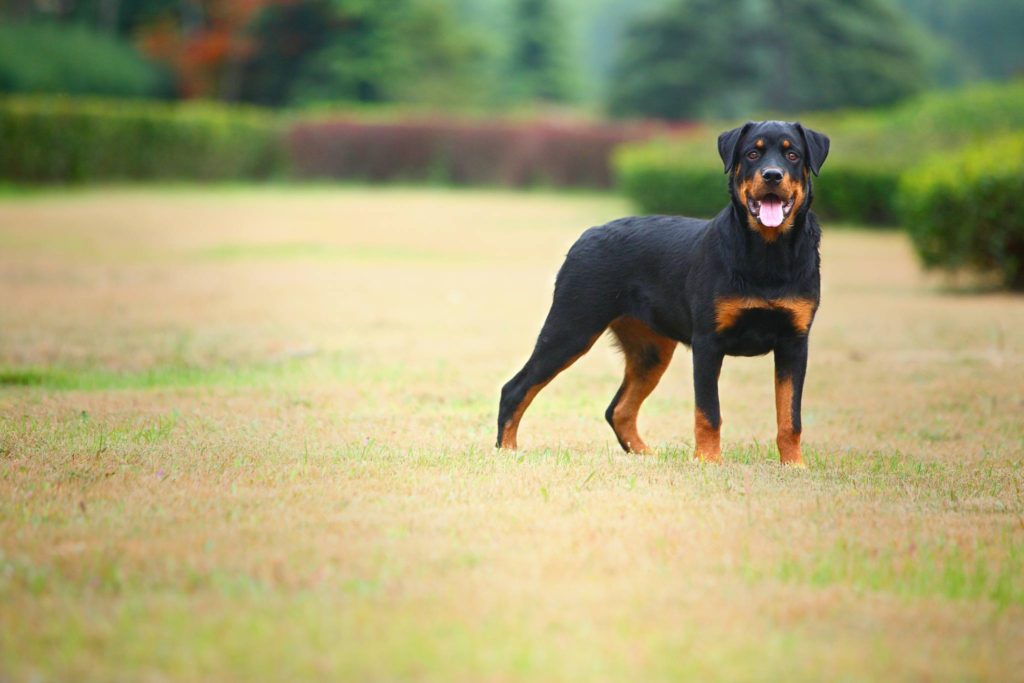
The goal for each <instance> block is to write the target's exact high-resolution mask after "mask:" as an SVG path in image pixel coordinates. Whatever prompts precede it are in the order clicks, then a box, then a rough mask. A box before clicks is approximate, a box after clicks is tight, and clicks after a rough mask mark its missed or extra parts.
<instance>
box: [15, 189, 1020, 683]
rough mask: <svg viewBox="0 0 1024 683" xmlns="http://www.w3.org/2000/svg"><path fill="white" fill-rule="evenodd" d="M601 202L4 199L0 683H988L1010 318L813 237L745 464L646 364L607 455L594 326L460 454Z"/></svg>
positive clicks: (749, 363)
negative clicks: (811, 308) (783, 410)
mask: <svg viewBox="0 0 1024 683" xmlns="http://www.w3.org/2000/svg"><path fill="white" fill-rule="evenodd" d="M627 212H628V207H627V206H626V205H625V204H623V203H622V202H621V201H619V200H617V199H614V198H610V199H609V198H601V197H592V196H589V197H588V196H557V195H545V194H525V195H524V194H508V193H499V192H493V193H492V192H480V191H475V192H455V191H431V190H388V191H380V190H365V189H359V190H357V189H351V190H340V191H339V190H328V189H309V190H294V189H249V190H231V191H212V192H203V191H198V190H188V191H187V190H153V191H142V190H131V191H128V190H125V191H115V190H108V191H97V192H79V193H74V194H68V195H60V194H54V195H45V194H44V195H35V196H29V197H25V198H16V197H7V198H4V199H0V302H2V303H0V680H3V681H168V680H174V681H179V680H180V681H193V680H194V681H199V680H204V681H264V680H266V681H278V680H280V681H296V680H311V679H321V678H328V677H330V678H333V679H337V680H360V681H364V680H368V681H394V680H417V681H467V682H469V681H473V682H476V681H537V680H543V681H548V680H551V681H571V682H574V683H575V682H580V681H602V680H621V681H660V680H708V679H721V680H751V681H760V680H770V679H774V680H786V681H822V680H833V681H839V680H842V681H860V680H863V681H877V680H897V681H898V680H907V681H919V680H930V681H937V680H957V681H962V680H994V681H1008V680H1024V647H1022V645H1024V468H1022V464H1024V462H1022V461H1024V298H1021V297H1012V296H1008V295H1003V294H988V293H964V292H956V291H951V290H948V289H944V288H943V287H942V284H941V282H936V281H933V280H930V279H926V278H924V277H923V276H922V275H921V274H920V272H919V270H918V268H917V266H916V263H915V261H914V258H913V255H912V254H911V252H910V249H909V246H908V243H907V241H906V240H905V239H904V237H903V236H901V235H899V234H891V233H875V232H865V231H858V230H852V229H847V230H835V229H832V228H831V227H829V226H826V234H825V238H824V245H823V264H824V266H823V273H824V284H823V304H822V308H821V311H820V314H819V317H818V320H817V322H816V324H815V330H814V334H813V335H812V338H811V362H810V369H809V374H808V380H807V387H806V393H805V396H804V407H805V408H804V448H805V450H804V456H805V458H806V459H807V460H808V464H809V469H808V470H806V471H795V470H791V469H788V468H786V469H783V468H782V467H780V466H779V465H778V464H777V460H778V454H777V453H776V452H775V446H774V400H773V382H772V363H771V359H770V358H758V359H727V360H726V364H725V368H724V370H723V373H722V381H721V393H722V411H723V415H724V420H725V426H724V430H723V446H724V457H725V460H726V464H725V465H724V466H701V465H697V464H694V463H693V462H692V461H691V454H692V447H693V435H692V415H693V397H692V388H691V386H692V384H691V380H690V372H691V368H690V356H689V354H688V353H685V352H681V353H677V354H676V358H675V362H674V363H673V365H672V367H671V368H670V369H669V372H668V374H667V375H666V377H665V379H664V380H663V381H662V384H661V386H660V387H659V388H658V390H657V391H656V392H655V393H654V395H653V396H652V397H651V399H650V400H649V401H648V402H647V404H646V405H645V407H644V410H643V411H642V412H641V416H640V427H641V431H642V433H643V434H644V436H645V438H646V440H647V442H648V443H649V444H651V445H652V446H654V447H656V448H657V449H658V454H657V455H655V456H644V457H640V456H629V455H625V454H623V453H621V452H620V451H619V449H618V446H617V445H616V443H615V439H614V436H613V435H612V432H611V430H610V429H609V428H608V426H607V425H606V424H605V422H604V419H603V412H604V408H605V406H606V405H607V404H608V402H609V401H610V400H611V397H612V395H613V394H614V392H615V390H616V389H617V388H618V384H619V381H620V378H621V366H620V361H619V358H618V356H617V354H616V353H615V352H614V351H613V349H612V347H611V345H610V343H608V342H607V340H602V341H601V342H600V343H599V344H598V345H597V346H596V347H595V349H594V350H593V351H592V352H591V353H590V354H589V355H588V356H586V357H584V358H583V359H582V360H581V361H579V362H578V363H577V364H576V365H575V366H574V367H573V368H572V369H571V370H569V371H568V372H566V373H565V374H563V375H562V376H560V377H559V378H558V379H557V380H556V381H555V382H554V383H553V384H552V385H551V386H550V387H548V388H547V389H546V390H545V391H544V392H543V393H542V394H541V395H540V396H539V398H538V399H537V401H536V402H535V403H534V405H533V406H532V408H531V409H530V411H529V412H528V413H527V414H526V417H525V419H524V420H523V424H522V427H521V429H520V444H521V446H523V450H521V451H520V452H519V453H516V454H510V453H505V452H495V451H494V449H493V448H492V446H493V442H494V433H495V428H496V427H495V424H494V423H495V410H496V407H497V400H498V390H499V388H500V386H501V385H502V384H503V383H504V381H505V380H507V379H508V378H509V377H511V376H512V374H513V373H514V372H515V371H516V370H518V368H519V367H520V365H521V364H522V362H523V361H524V360H525V358H526V356H527V355H528V353H529V351H530V349H531V347H532V344H533V341H534V337H535V335H536V333H537V331H538V329H539V326H540V323H541V321H542V319H543V317H544V314H545V313H546V310H547V306H548V303H549V301H550V293H551V285H552V282H553V278H554V273H555V271H556V270H557V268H558V266H559V264H560V262H561V258H562V256H563V255H564V253H565V251H566V249H567V247H568V246H569V244H571V242H572V241H573V239H575V237H576V236H577V235H578V234H579V233H580V232H581V231H582V230H583V229H584V228H586V227H589V226H591V225H595V224H598V223H601V222H604V221H606V220H609V219H612V218H615V217H618V216H620V215H623V214H625V213H627Z"/></svg>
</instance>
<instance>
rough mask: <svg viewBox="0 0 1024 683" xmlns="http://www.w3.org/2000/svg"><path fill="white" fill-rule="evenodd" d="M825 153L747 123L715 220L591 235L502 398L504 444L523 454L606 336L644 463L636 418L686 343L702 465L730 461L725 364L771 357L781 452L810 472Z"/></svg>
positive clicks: (808, 134)
mask: <svg viewBox="0 0 1024 683" xmlns="http://www.w3.org/2000/svg"><path fill="white" fill-rule="evenodd" d="M828 148H829V140H828V138H827V137H825V136H824V135H822V134H821V133H817V132H815V131H812V130H809V129H806V128H804V127H802V126H801V125H800V124H799V123H783V122H778V121H766V122H761V123H748V124H746V125H745V126H743V127H741V128H736V129H735V130H731V131H728V132H727V133H723V134H722V135H721V136H720V137H719V138H718V151H719V154H721V156H722V161H723V162H724V164H725V172H726V173H728V174H729V189H730V193H731V195H732V203H731V204H730V205H729V206H727V207H726V208H725V209H723V210H722V212H721V213H719V214H718V215H717V216H716V217H715V218H713V219H711V220H710V221H706V220H698V219H695V218H682V217H676V216H648V217H642V218H625V219H622V220H618V221H614V222H612V223H609V224H607V225H604V226H601V227H597V228H591V229H590V230H587V231H586V232H584V233H583V235H582V236H581V237H580V238H579V240H577V242H576V243H575V244H574V245H573V246H572V248H571V249H570V250H569V253H568V255H567V256H566V259H565V263H564V264H563V265H562V268H561V270H560V271H559V273H558V278H557V280H556V281H555V294H554V302H553V303H552V305H551V311H550V312H549V313H548V317H547V320H545V322H544V327H543V328H542V329H541V332H540V337H539V338H538V339H537V344H536V347H535V348H534V350H533V354H532V355H531V356H530V359H529V360H528V361H527V362H526V365H525V366H524V367H523V369H522V370H520V371H519V372H518V373H517V374H516V376H515V377H513V378H512V379H511V380H510V381H509V382H508V383H507V384H506V385H505V386H504V388H503V389H502V391H501V405H500V407H499V412H498V444H497V445H498V446H499V447H503V448H513V449H514V448H516V432H517V430H518V428H519V421H520V420H521V419H522V417H523V413H524V412H525V411H526V408H527V407H528V406H529V405H530V402H531V401H533V399H534V398H535V397H536V396H537V393H538V392H539V391H540V390H541V389H543V388H544V387H545V386H546V385H547V384H548V383H549V382H550V381H551V380H552V379H554V377H555V376H556V375H557V374H558V373H559V372H561V371H562V370H564V369H566V368H567V367H569V366H570V365H572V363H573V362H574V361H576V359H578V358H579V357H580V356H582V355H583V354H585V353H586V352H587V351H588V350H589V349H590V347H591V346H592V345H593V344H594V342H595V341H596V340H597V338H598V337H599V336H600V335H601V334H602V333H603V332H604V331H605V330H606V329H610V330H611V332H612V334H614V336H615V338H616V340H617V342H618V345H619V346H620V347H621V348H622V351H623V353H624V355H625V359H626V376H625V379H624V380H623V381H622V386H621V387H619V390H618V392H617V393H616V394H615V398H613V399H612V402H611V405H610V406H608V410H607V411H606V412H605V417H606V418H607V420H608V422H609V424H611V426H612V429H614V430H615V436H616V437H617V438H618V440H619V443H620V444H621V445H622V447H623V448H624V449H625V450H627V451H632V452H638V453H642V452H645V451H647V450H648V449H647V445H646V444H645V443H644V441H643V439H641V438H640V434H639V433H638V432H637V426H636V420H637V413H638V411H639V410H640V405H641V404H642V403H643V401H644V399H646V398H647V396H648V395H650V393H651V392H652V391H653V390H654V388H655V386H657V384H658V380H659V379H661V376H662V375H663V374H664V372H665V369H666V368H667V367H668V364H669V362H670V361H671V360H672V354H673V352H674V351H675V349H676V345H677V344H678V343H680V342H682V343H683V344H688V345H690V346H691V347H692V349H693V384H694V389H695V393H696V411H695V412H696V456H697V457H698V458H700V459H701V460H708V461H719V460H720V459H721V446H720V430H721V424H722V418H721V415H720V413H719V406H718V375H719V371H720V370H721V367H722V359H723V358H724V357H725V356H758V355H763V354H766V353H768V352H769V351H774V352H775V410H776V418H777V424H778V439H777V443H778V446H779V453H780V455H781V458H782V462H783V463H787V464H792V465H802V464H803V458H802V457H801V454H800V399H801V394H802V392H803V385H804V374H805V372H806V369H807V336H808V333H809V332H810V329H811V323H812V322H813V321H814V315H815V312H816V311H817V309H818V302H819V292H820V278H819V272H818V271H819V263H820V259H819V256H818V243H819V241H820V237H821V231H820V229H819V227H818V221H817V219H816V218H815V216H814V214H813V213H811V211H810V206H811V198H812V192H811V173H813V174H814V175H817V174H818V171H819V169H820V168H821V165H822V163H823V162H824V161H825V157H826V155H827V154H828Z"/></svg>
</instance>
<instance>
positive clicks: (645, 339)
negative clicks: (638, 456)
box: [609, 317, 678, 453]
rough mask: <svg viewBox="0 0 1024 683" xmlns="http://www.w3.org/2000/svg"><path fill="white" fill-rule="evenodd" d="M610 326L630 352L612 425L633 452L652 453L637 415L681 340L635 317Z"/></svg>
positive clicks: (621, 344) (626, 350) (617, 435)
mask: <svg viewBox="0 0 1024 683" xmlns="http://www.w3.org/2000/svg"><path fill="white" fill-rule="evenodd" d="M609 327H610V328H611V330H612V332H613V333H614V334H615V337H616V339H617V341H618V343H619V346H620V348H621V349H622V352H623V354H625V356H626V376H625V378H624V379H623V380H622V387H621V389H620V393H619V400H618V401H617V402H616V403H615V407H614V408H613V409H612V419H611V423H612V429H614V430H615V436H616V437H618V439H619V441H620V442H621V443H622V444H624V445H625V446H626V448H627V449H628V450H629V452H630V453H650V452H651V450H650V449H649V448H648V447H647V444H646V443H644V440H643V439H642V438H640V432H639V430H638V429H637V426H636V419H637V415H638V414H639V412H640V406H641V405H642V404H643V402H644V400H646V398H647V397H648V396H650V395H651V392H652V391H654V388H655V387H657V386H658V382H659V381H660V380H661V377H662V375H664V374H665V370H666V369H668V365H669V363H670V362H671V361H672V354H673V353H675V350H676V346H677V345H678V343H677V342H676V341H675V340H674V339H669V338H668V337H663V336H661V335H660V334H658V333H657V332H655V331H654V330H652V329H651V328H650V327H648V326H647V325H645V324H644V323H642V322H640V321H639V320H636V319H635V318H626V317H623V318H618V319H617V320H615V321H613V322H612V324H611V325H610V326H609Z"/></svg>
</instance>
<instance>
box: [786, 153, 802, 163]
mask: <svg viewBox="0 0 1024 683" xmlns="http://www.w3.org/2000/svg"><path fill="white" fill-rule="evenodd" d="M786 158H787V159H789V160H790V161H796V160H797V159H799V158H800V155H799V154H797V153H796V152H790V153H789V154H787V155H786Z"/></svg>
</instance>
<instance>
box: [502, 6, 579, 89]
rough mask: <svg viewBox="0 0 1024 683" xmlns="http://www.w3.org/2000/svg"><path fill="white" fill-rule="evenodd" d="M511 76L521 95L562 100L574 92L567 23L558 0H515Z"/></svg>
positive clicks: (513, 7)
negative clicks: (557, 2) (568, 55)
mask: <svg viewBox="0 0 1024 683" xmlns="http://www.w3.org/2000/svg"><path fill="white" fill-rule="evenodd" d="M511 34H512V43H511V48H510V55H509V66H508V71H509V74H508V76H509V79H510V82H511V85H512V88H513V90H514V91H515V93H514V94H515V95H517V96H518V98H521V99H530V100H543V101H549V102H562V101H565V100H568V99H570V98H571V96H572V90H573V88H572V78H571V70H570V68H569V64H568V57H567V44H566V35H567V27H566V23H565V21H564V19H563V18H562V15H561V14H560V13H559V7H558V6H557V5H556V3H555V0H514V2H513V5H512V26H511Z"/></svg>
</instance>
